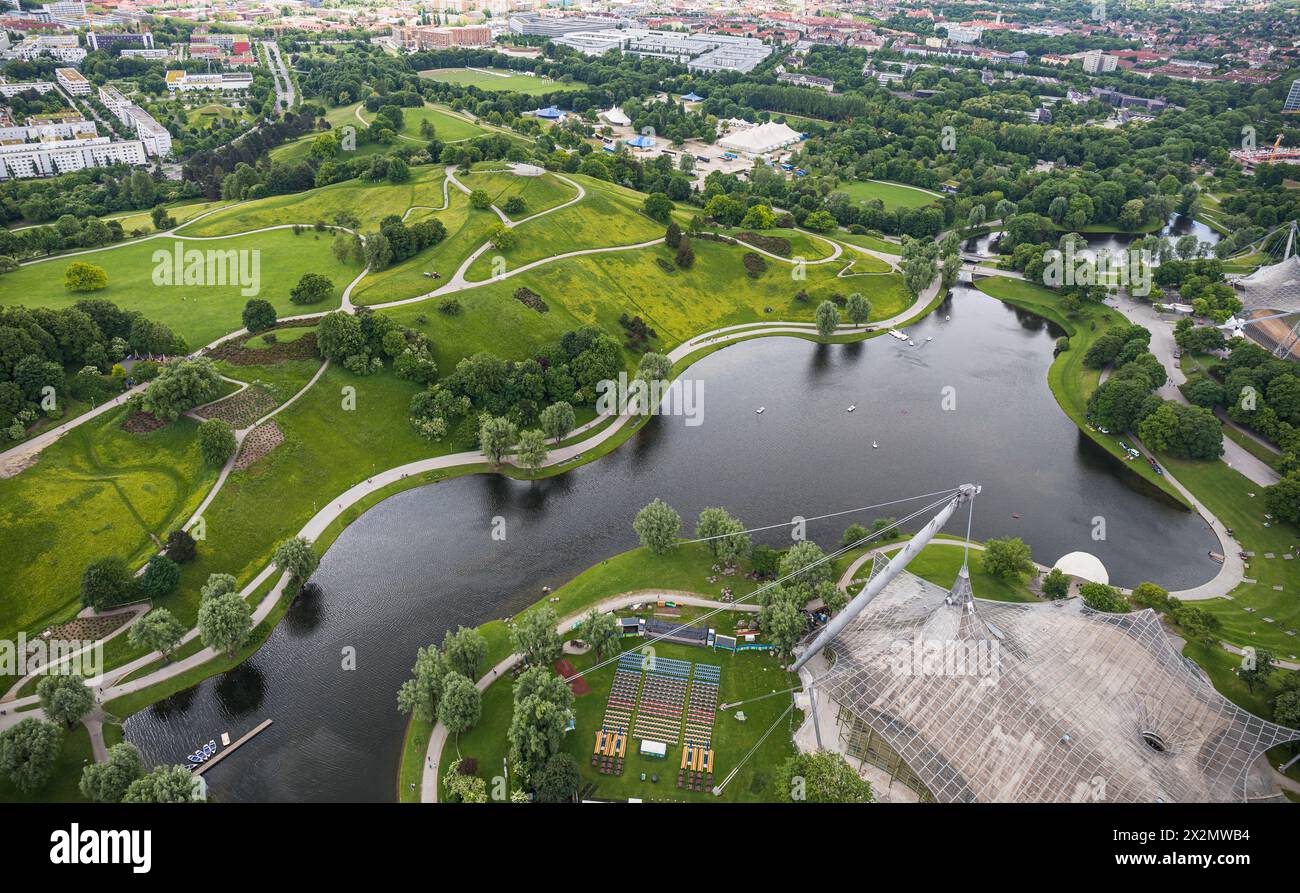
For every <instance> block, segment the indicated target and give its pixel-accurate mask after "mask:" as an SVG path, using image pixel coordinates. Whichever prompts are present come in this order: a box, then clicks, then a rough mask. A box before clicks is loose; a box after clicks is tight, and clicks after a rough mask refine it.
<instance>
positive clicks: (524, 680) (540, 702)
mask: <svg viewBox="0 0 1300 893" xmlns="http://www.w3.org/2000/svg"><path fill="white" fill-rule="evenodd" d="M514 701H515V703H514V711H513V713H512V714H511V717H510V728H509V730H508V731H507V732H506V739H507V740H508V741H509V742H510V758H511V761H512V762H513V763H514V764H515V765H516V766H517V767H518V769H519V774H520V775H521V776H522V778H523V780H524V781H525V783H527V784H530V785H533V784H535V783H536V781H535V780H537V779H540V773H541V771H542V768H543V767H544V766H546V764H547V763H548V762H550V759H551V757H553V756H554V755H555V754H557V753H559V752H560V749H561V747H562V746H563V743H564V730H565V729H566V728H567V727H568V725H569V719H570V718H571V717H572V715H573V692H572V691H571V690H570V689H569V686H568V685H567V684H565V682H564V680H563V679H561V678H560V677H559V676H557V675H555V674H554V673H553V672H551V670H550V668H549V667H543V666H534V667H531V668H529V669H527V670H524V672H522V673H520V674H519V678H518V679H517V680H516V681H515V692H514Z"/></svg>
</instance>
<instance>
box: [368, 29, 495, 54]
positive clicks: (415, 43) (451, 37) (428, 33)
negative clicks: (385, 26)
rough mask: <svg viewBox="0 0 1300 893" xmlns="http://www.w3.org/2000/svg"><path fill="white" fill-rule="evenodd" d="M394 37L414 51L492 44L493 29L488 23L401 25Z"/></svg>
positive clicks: (402, 45) (395, 31)
mask: <svg viewBox="0 0 1300 893" xmlns="http://www.w3.org/2000/svg"><path fill="white" fill-rule="evenodd" d="M393 37H394V39H395V41H396V42H397V43H398V44H399V45H400V46H401V47H402V48H403V49H407V50H412V51H415V50H445V49H450V48H453V47H486V46H491V45H492V29H491V28H489V27H488V26H486V25H468V26H466V27H463V28H433V27H423V26H415V27H410V28H404V27H399V28H394V29H393Z"/></svg>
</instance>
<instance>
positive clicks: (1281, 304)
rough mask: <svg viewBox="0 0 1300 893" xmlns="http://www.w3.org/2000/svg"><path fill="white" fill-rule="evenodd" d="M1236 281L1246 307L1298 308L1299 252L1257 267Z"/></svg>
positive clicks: (1299, 306)
mask: <svg viewBox="0 0 1300 893" xmlns="http://www.w3.org/2000/svg"><path fill="white" fill-rule="evenodd" d="M1236 284H1237V288H1238V289H1240V290H1241V292H1242V294H1241V303H1242V305H1243V306H1245V307H1246V309H1248V310H1251V309H1256V308H1259V309H1267V310H1279V311H1286V310H1290V311H1295V310H1300V255H1296V254H1293V255H1291V256H1290V257H1288V258H1287V259H1286V260H1284V261H1281V262H1279V263H1276V264H1270V265H1269V266H1267V267H1260V268H1259V269H1258V270H1256V271H1255V272H1253V273H1251V274H1250V275H1249V276H1243V277H1242V278H1241V279H1238V280H1237V283H1236Z"/></svg>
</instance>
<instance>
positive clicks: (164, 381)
mask: <svg viewBox="0 0 1300 893" xmlns="http://www.w3.org/2000/svg"><path fill="white" fill-rule="evenodd" d="M220 386H221V375H220V374H219V373H218V372H217V367H216V366H215V365H214V364H213V362H212V360H210V359H208V358H207V357H196V358H195V359H192V360H191V359H184V358H181V359H175V360H171V361H169V362H167V363H166V364H165V365H164V366H163V367H162V371H161V372H159V373H158V376H157V378H155V379H154V380H153V381H151V382H149V386H148V387H147V388H145V392H144V397H143V399H142V400H141V402H140V407H141V409H143V410H144V411H145V412H148V413H150V414H152V415H153V416H155V417H157V418H159V419H162V420H163V421H166V422H172V421H175V420H176V419H177V417H179V416H180V414H181V413H183V412H185V411H186V410H188V409H190V408H191V407H194V406H198V405H199V404H200V403H206V402H208V401H209V400H211V399H212V398H213V397H215V396H216V395H217V391H218V389H219V388H220Z"/></svg>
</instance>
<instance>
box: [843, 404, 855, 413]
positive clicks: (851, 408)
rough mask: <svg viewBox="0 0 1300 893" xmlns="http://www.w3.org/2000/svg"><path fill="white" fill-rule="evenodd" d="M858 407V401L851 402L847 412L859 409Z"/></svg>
mask: <svg viewBox="0 0 1300 893" xmlns="http://www.w3.org/2000/svg"><path fill="white" fill-rule="evenodd" d="M857 408H858V404H856V403H850V404H849V408H848V409H847V410H845V412H853V410H855V409H857Z"/></svg>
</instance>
